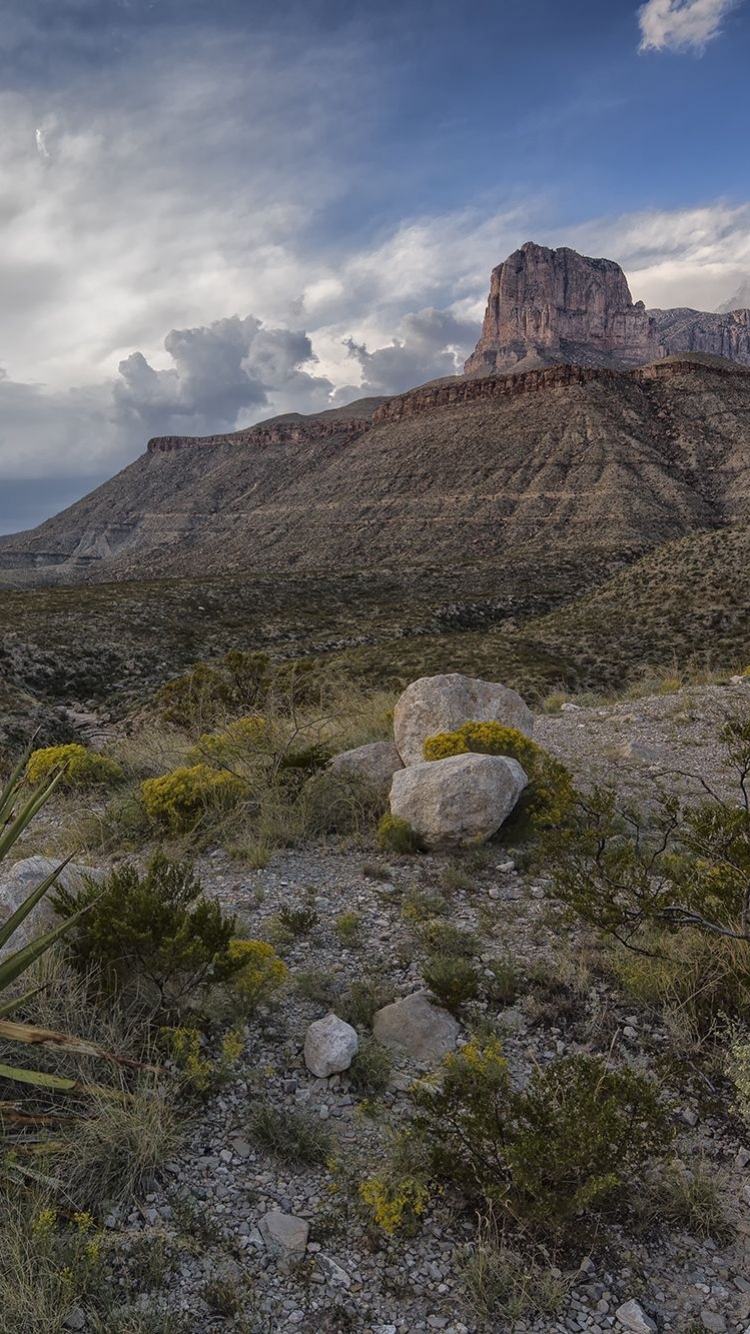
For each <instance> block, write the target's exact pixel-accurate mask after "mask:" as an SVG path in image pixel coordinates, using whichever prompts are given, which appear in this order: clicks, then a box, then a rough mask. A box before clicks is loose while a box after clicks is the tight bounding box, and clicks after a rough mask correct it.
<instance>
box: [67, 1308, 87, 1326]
mask: <svg viewBox="0 0 750 1334" xmlns="http://www.w3.org/2000/svg"><path fill="white" fill-rule="evenodd" d="M64 1327H65V1329H85V1328H86V1316H85V1313H84V1312H83V1311H82V1310H81V1308H80V1306H76V1307H74V1308H73V1310H72V1311H71V1313H70V1315H69V1316H68V1317H67V1318H66V1320H65V1322H64Z"/></svg>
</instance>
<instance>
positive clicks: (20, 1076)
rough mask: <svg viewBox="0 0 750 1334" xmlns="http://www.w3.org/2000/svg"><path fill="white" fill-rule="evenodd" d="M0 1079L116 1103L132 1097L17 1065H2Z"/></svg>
mask: <svg viewBox="0 0 750 1334" xmlns="http://www.w3.org/2000/svg"><path fill="white" fill-rule="evenodd" d="M0 1079H12V1080H14V1081H15V1082H16V1083H18V1084H31V1085H33V1087H34V1088H41V1089H50V1090H51V1091H52V1092H54V1093H82V1094H85V1095H86V1096H87V1097H97V1098H112V1099H114V1100H115V1101H123V1100H124V1101H129V1099H130V1095H129V1094H127V1093H123V1092H122V1090H121V1089H108V1088H102V1087H100V1086H99V1085H98V1084H82V1083H81V1082H80V1081H79V1080H77V1079H66V1078H65V1077H64V1076H63V1075H50V1074H48V1073H47V1072H46V1071H45V1070H24V1069H23V1068H22V1067H20V1066H16V1065H0Z"/></svg>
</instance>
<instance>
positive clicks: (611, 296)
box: [464, 241, 661, 375]
mask: <svg viewBox="0 0 750 1334" xmlns="http://www.w3.org/2000/svg"><path fill="white" fill-rule="evenodd" d="M660 352H661V344H660V340H659V333H658V329H657V326H656V322H655V321H654V320H653V319H651V318H650V316H649V314H648V312H647V311H646V308H645V306H644V304H643V302H642V301H639V302H638V303H637V304H635V305H634V304H633V299H632V297H631V295H630V288H629V287H628V283H627V279H626V277H625V274H624V273H623V271H622V269H621V268H620V265H619V264H616V263H615V262H614V260H611V259H590V258H589V257H588V256H586V255H579V254H578V253H577V252H576V251H575V250H570V249H569V248H568V247H567V246H564V247H562V248H561V249H559V250H550V249H549V248H548V247H547V246H540V245H535V244H534V242H533V241H529V242H527V243H526V245H524V246H522V247H521V249H520V250H516V251H515V252H514V253H513V254H512V255H510V256H509V257H508V259H506V260H505V262H504V263H503V264H499V265H498V266H497V268H496V269H493V272H492V278H491V280H490V294H489V299H488V302H487V310H486V312H485V316H484V324H483V325H482V332H481V335H480V338H479V342H478V343H477V346H476V348H475V349H474V352H473V353H472V355H471V356H470V357H469V359H468V361H467V362H466V365H465V368H464V369H465V372H466V374H467V375H472V374H477V373H479V374H482V373H487V372H489V371H509V370H513V369H514V368H519V369H523V370H525V369H527V368H528V369H532V368H533V367H535V366H539V365H548V364H549V363H550V362H554V361H573V362H575V361H582V364H584V365H588V366H591V365H594V366H596V365H612V364H616V365H620V366H638V365H643V364H644V363H646V362H649V361H656V360H657V359H658V357H659V356H660Z"/></svg>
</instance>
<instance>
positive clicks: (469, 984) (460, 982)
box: [422, 954, 479, 1013]
mask: <svg viewBox="0 0 750 1334" xmlns="http://www.w3.org/2000/svg"><path fill="white" fill-rule="evenodd" d="M422 971H423V974H424V980H425V982H426V983H427V985H428V987H429V988H430V991H432V992H433V994H434V995H435V996H436V997H437V999H438V1000H439V1001H440V1003H441V1005H444V1006H445V1008H446V1009H447V1010H450V1011H451V1012H452V1013H457V1012H458V1011H459V1010H460V1009H461V1007H462V1005H465V1004H466V1002H467V1001H470V1000H475V999H476V997H477V996H478V994H479V974H478V972H477V969H476V967H475V965H474V964H473V963H472V962H471V960H470V959H466V958H462V957H461V956H460V955H459V956H458V957H457V958H456V957H455V956H454V955H451V954H431V955H430V956H429V958H428V960H427V962H426V964H425V966H424V968H423V970H422Z"/></svg>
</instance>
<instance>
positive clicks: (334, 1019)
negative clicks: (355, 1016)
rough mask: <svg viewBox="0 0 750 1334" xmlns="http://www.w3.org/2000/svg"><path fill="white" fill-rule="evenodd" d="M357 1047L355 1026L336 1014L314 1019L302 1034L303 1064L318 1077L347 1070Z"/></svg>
mask: <svg viewBox="0 0 750 1334" xmlns="http://www.w3.org/2000/svg"><path fill="white" fill-rule="evenodd" d="M358 1051H359V1038H358V1037H357V1033H356V1030H355V1029H353V1028H352V1026H351V1024H347V1023H346V1022H345V1021H344V1020H343V1019H339V1017H338V1015H336V1014H327V1015H326V1017H325V1019H317V1020H316V1021H315V1023H314V1024H310V1027H309V1028H308V1030H307V1033H306V1034H305V1065H306V1066H307V1068H308V1070H309V1071H310V1072H311V1073H312V1074H314V1075H315V1076H316V1077H317V1078H318V1079H327V1078H328V1076H329V1075H336V1074H339V1073H340V1072H341V1071H342V1070H348V1069H349V1066H350V1065H351V1063H352V1061H353V1060H354V1057H355V1056H356V1055H357V1052H358Z"/></svg>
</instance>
